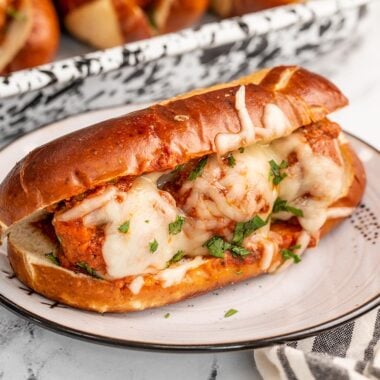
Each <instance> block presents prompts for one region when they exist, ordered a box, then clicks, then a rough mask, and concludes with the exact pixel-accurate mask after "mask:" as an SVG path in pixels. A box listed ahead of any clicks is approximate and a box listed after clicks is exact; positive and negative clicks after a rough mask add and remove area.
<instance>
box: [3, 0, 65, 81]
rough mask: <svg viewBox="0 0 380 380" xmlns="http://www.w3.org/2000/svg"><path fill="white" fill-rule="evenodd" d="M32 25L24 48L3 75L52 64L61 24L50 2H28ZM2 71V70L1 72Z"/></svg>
mask: <svg viewBox="0 0 380 380" xmlns="http://www.w3.org/2000/svg"><path fill="white" fill-rule="evenodd" d="M28 1H29V2H30V3H31V7H32V13H31V17H32V18H33V19H32V25H31V30H30V33H29V35H28V37H27V38H26V40H25V42H24V45H23V47H22V48H21V49H20V50H19V51H18V53H17V54H16V55H15V56H14V57H13V59H12V61H11V62H10V63H9V64H8V65H7V66H6V67H5V68H4V69H3V70H2V72H1V75H5V74H9V73H10V72H12V71H17V70H22V69H25V68H30V67H35V66H38V65H42V64H44V63H48V62H50V61H51V60H52V59H53V58H54V56H55V53H56V51H57V48H58V44H59V37H60V31H59V23H58V19H57V15H56V13H55V10H54V7H53V4H52V2H51V1H50V0H28ZM0 71H1V70H0Z"/></svg>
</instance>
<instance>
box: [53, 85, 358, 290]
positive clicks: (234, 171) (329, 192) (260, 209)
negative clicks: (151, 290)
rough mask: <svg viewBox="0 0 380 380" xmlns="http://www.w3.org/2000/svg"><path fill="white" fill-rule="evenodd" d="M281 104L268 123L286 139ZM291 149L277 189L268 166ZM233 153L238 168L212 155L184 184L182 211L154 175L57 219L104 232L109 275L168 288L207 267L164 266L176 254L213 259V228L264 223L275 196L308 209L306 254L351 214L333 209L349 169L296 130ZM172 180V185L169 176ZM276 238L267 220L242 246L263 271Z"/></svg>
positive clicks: (135, 286) (248, 127)
mask: <svg viewBox="0 0 380 380" xmlns="http://www.w3.org/2000/svg"><path fill="white" fill-rule="evenodd" d="M242 88H243V87H242ZM239 91H240V92H239V94H240V95H238V94H237V102H239V107H240V108H239V109H240V111H241V112H242V115H241V118H242V120H245V121H244V122H243V121H242V125H243V124H244V123H245V125H244V126H243V127H242V135H240V137H241V136H243V138H245V137H247V136H248V137H249V138H252V136H254V131H253V132H252V130H253V129H252V128H253V126H252V124H250V123H249V121H247V120H246V116H247V115H248V113H247V112H245V111H244V110H243V108H244V107H242V104H241V102H242V101H243V100H242V99H244V96H243V95H244V91H243V90H239ZM242 94H243V95H242ZM275 107H276V106H274V107H270V108H268V109H267V111H266V112H267V114H266V116H265V114H264V118H266V119H267V120H266V121H265V123H266V124H267V126H269V127H268V129H270V130H272V131H274V132H273V133H275V134H277V133H278V134H283V133H284V131H285V130H286V129H287V128H289V125H288V122H287V120H286V118H285V117H284V115H281V114H280V112H279V111H281V110H279V109H276V108H275ZM244 115H245V116H244ZM248 116H249V115H248ZM271 123H272V124H273V125H272V124H271ZM247 131H248V132H247ZM252 133H253V135H252ZM244 136H245V137H244ZM240 137H239V139H240ZM226 141H227V140H226ZM239 141H240V142H241V141H242V140H239ZM240 142H239V144H240ZM222 145H223V144H222ZM222 148H223V147H222ZM222 148H221V149H222ZM223 149H224V148H223ZM338 149H339V148H338ZM229 150H230V146H229V148H228V150H227V151H229ZM293 152H295V153H296V155H297V159H298V162H297V163H295V164H293V165H291V166H290V167H289V168H288V169H287V177H285V178H284V179H283V181H281V183H280V184H279V186H274V185H273V183H272V178H271V177H270V176H269V172H270V165H269V161H270V160H274V161H275V162H277V163H280V162H281V160H287V159H288V156H289V154H291V153H293ZM233 156H234V158H235V160H236V164H235V165H234V166H233V167H231V166H229V165H227V164H226V163H224V162H223V161H221V160H220V159H218V156H217V155H210V156H209V158H208V161H207V164H206V166H205V167H204V170H203V172H202V173H201V175H200V176H198V177H197V178H196V179H195V180H194V181H189V180H188V181H185V182H184V183H183V184H182V186H181V188H180V189H179V199H181V202H182V204H180V208H181V209H179V208H177V205H176V202H175V200H174V199H173V198H172V196H171V195H170V194H169V193H168V192H165V191H161V190H159V189H158V188H157V180H159V178H161V179H162V178H163V177H165V176H162V173H152V174H150V175H145V176H141V177H139V178H137V179H136V180H135V181H134V182H133V184H132V187H131V188H130V190H129V191H128V192H122V191H120V190H118V189H117V187H113V186H109V187H108V188H107V189H106V190H105V191H104V192H103V193H101V194H98V195H94V196H89V197H88V198H86V199H84V200H83V201H82V202H80V203H79V204H77V205H76V206H74V207H73V208H72V209H70V210H68V211H66V212H64V213H62V214H60V215H58V216H57V219H59V220H61V221H69V220H73V219H78V218H82V219H83V223H84V225H85V226H102V227H103V228H104V233H105V240H104V244H103V248H102V249H103V258H104V261H105V263H106V269H107V274H108V275H109V277H110V278H122V277H125V276H130V275H141V274H144V273H153V274H154V273H157V272H158V271H160V270H161V272H159V273H158V274H156V275H155V276H156V278H157V279H159V280H161V281H162V283H163V286H164V287H169V286H172V285H173V284H176V283H178V282H180V281H181V280H182V279H183V277H184V276H185V275H186V272H187V270H189V269H192V268H195V267H196V266H198V265H200V264H201V263H202V258H201V257H196V258H195V259H194V260H191V261H183V262H181V264H180V265H177V266H176V267H173V268H168V269H164V268H165V267H166V263H167V262H168V261H169V260H170V259H171V258H172V257H173V256H174V254H175V253H176V252H177V251H178V250H183V251H184V252H185V254H186V255H187V256H199V255H200V256H202V255H207V254H208V251H207V249H206V248H204V247H203V246H202V245H203V243H204V242H205V241H207V240H208V239H209V238H210V237H212V236H214V235H215V231H219V232H220V233H221V234H223V236H227V237H230V236H231V235H232V229H233V228H234V225H235V223H236V222H245V221H247V220H249V219H251V218H252V217H253V216H255V215H260V216H261V217H262V218H263V219H265V218H266V217H267V216H268V215H269V213H270V212H271V211H272V208H273V204H274V201H275V200H276V198H277V197H280V198H282V199H285V200H287V201H288V202H289V204H290V205H291V206H294V207H297V208H300V209H301V210H302V211H303V214H304V216H303V217H302V218H299V221H300V224H301V225H302V227H303V229H304V230H306V231H307V232H305V231H304V232H302V233H301V235H300V239H299V242H298V243H299V244H301V246H302V247H301V249H299V250H298V251H297V252H296V253H297V254H302V252H303V250H304V249H306V247H307V245H308V243H309V241H310V234H313V236H316V234H317V232H318V230H319V229H320V227H321V226H322V225H323V224H324V222H325V221H326V219H327V218H336V217H342V216H347V215H349V214H350V213H351V212H352V209H351V208H330V209H328V207H329V205H331V204H332V203H333V202H334V201H335V200H337V199H338V198H340V197H341V196H342V194H344V191H345V189H346V186H347V178H345V174H344V167H343V165H341V166H339V165H337V164H336V163H335V162H334V161H333V160H331V159H330V158H328V157H322V156H321V155H317V154H315V153H314V152H313V151H312V149H311V148H310V146H309V145H308V144H307V143H306V142H305V141H304V140H303V139H302V134H301V133H297V132H296V133H293V134H292V135H290V136H287V137H284V138H281V139H278V140H275V141H274V142H272V143H271V144H270V145H262V144H255V145H251V146H249V147H247V148H246V149H245V152H244V153H240V152H238V151H235V152H233ZM166 175H167V176H168V178H169V180H170V173H169V174H167V173H166ZM165 178H166V177H165ZM165 180H166V179H165ZM305 194H307V196H305ZM182 213H185V215H186V222H185V224H184V226H183V229H182V231H181V232H180V233H179V234H178V235H170V234H169V229H168V225H169V223H172V222H174V221H175V219H176V217H177V215H181V214H182ZM291 216H292V215H291V214H289V213H283V212H282V213H277V214H276V215H275V218H278V219H284V220H287V219H289V218H290V217H291ZM126 221H129V223H130V225H129V231H128V232H127V233H121V232H120V231H119V227H120V226H121V225H122V224H124V223H125V222H126ZM270 234H271V233H270V224H269V223H268V224H267V225H266V226H264V227H262V228H260V229H258V230H257V231H255V232H254V233H253V234H251V235H250V236H248V237H247V238H246V239H245V240H244V247H246V248H247V249H250V250H252V251H254V250H257V249H261V251H262V252H263V255H262V258H261V262H260V267H261V269H262V270H268V268H269V271H272V267H271V262H272V260H273V256H274V254H275V252H276V251H277V249H278V244H280V243H279V242H278V241H275V239H272V238H271V236H270ZM154 240H156V241H157V243H158V249H157V251H156V252H154V253H151V252H150V249H149V243H150V242H153V241H154ZM287 265H289V264H287ZM272 266H273V265H272ZM143 285H144V279H143V278H142V277H141V276H139V277H137V278H136V279H135V280H134V281H133V282H132V283H131V284H130V289H131V291H132V292H133V293H134V294H138V292H139V291H140V289H141V287H142V286H143Z"/></svg>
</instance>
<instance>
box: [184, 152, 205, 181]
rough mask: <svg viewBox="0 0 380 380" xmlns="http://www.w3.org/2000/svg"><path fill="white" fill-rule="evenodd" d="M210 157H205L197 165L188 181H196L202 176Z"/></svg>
mask: <svg viewBox="0 0 380 380" xmlns="http://www.w3.org/2000/svg"><path fill="white" fill-rule="evenodd" d="M207 160H208V157H207V156H206V157H203V158H202V159H201V160H200V161H199V162H198V164H197V166H196V167H195V168H194V169H193V170H192V171H191V172H190V174H189V177H188V179H189V180H190V181H194V180H195V179H196V178H197V177H199V176H200V175H202V173H203V169H204V168H205V166H206V164H207Z"/></svg>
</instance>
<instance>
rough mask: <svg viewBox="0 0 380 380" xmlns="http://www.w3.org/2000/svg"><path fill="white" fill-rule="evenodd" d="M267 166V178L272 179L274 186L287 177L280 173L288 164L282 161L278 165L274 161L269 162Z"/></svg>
mask: <svg viewBox="0 0 380 380" xmlns="http://www.w3.org/2000/svg"><path fill="white" fill-rule="evenodd" d="M269 165H270V173H269V176H270V177H271V178H273V184H274V185H278V184H279V183H280V182H281V181H282V180H283V179H284V178H285V177H287V176H288V175H287V174H286V173H282V172H281V171H282V170H283V169H286V168H287V167H288V163H287V162H286V161H284V160H282V161H281V163H280V165H278V164H277V163H276V162H275V161H274V160H270V161H269Z"/></svg>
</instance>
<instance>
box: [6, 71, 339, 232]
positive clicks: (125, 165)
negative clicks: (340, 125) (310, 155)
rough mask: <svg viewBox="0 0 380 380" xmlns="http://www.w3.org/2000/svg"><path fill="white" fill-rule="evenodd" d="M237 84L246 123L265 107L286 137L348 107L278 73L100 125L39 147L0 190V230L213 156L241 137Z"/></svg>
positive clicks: (305, 76) (322, 86)
mask: <svg viewBox="0 0 380 380" xmlns="http://www.w3.org/2000/svg"><path fill="white" fill-rule="evenodd" d="M240 83H242V84H245V85H246V106H247V110H248V112H249V114H250V117H251V118H252V120H253V122H254V124H255V125H256V126H258V127H262V128H265V127H266V125H263V113H264V108H265V106H266V105H267V104H269V103H273V104H275V105H277V106H278V107H279V108H280V109H281V110H282V111H283V112H284V114H285V115H286V117H287V118H288V120H289V122H290V125H291V128H290V129H291V130H292V131H293V130H295V129H297V128H299V127H302V126H304V125H307V124H309V123H311V122H317V121H319V120H322V119H323V118H324V117H325V116H326V115H328V114H329V113H331V112H332V111H334V110H336V109H338V108H340V107H342V106H344V105H346V104H347V99H346V98H345V97H344V95H343V94H342V93H341V92H340V91H339V90H338V89H337V88H336V87H335V86H334V85H333V84H332V83H331V82H329V81H328V80H326V79H324V78H322V77H320V76H319V75H317V74H313V73H311V72H309V71H307V70H305V69H302V68H299V67H294V66H290V67H286V66H280V67H276V68H273V69H270V70H266V71H264V74H262V73H260V72H259V73H257V74H256V75H253V76H249V77H247V78H242V79H241V80H239V81H235V82H233V86H232V87H231V85H228V84H227V85H225V86H223V87H221V88H220V87H216V89H215V88H211V89H209V90H207V89H205V90H202V91H200V92H199V91H198V93H197V94H195V95H194V93H192V94H191V96H190V97H189V96H187V95H184V96H181V97H177V98H175V99H174V100H173V101H168V102H165V103H162V104H157V105H154V106H152V107H149V108H146V109H143V110H140V111H136V112H133V113H131V114H129V115H126V116H122V117H119V118H116V119H111V120H108V121H104V122H102V123H99V124H97V125H94V126H92V127H89V128H85V129H82V130H80V131H77V132H74V133H71V134H69V135H66V136H64V137H61V138H59V139H57V140H54V141H52V142H50V143H48V144H46V145H43V146H41V147H39V148H37V149H35V150H34V151H32V152H31V153H30V154H29V155H28V156H26V157H25V158H24V159H23V160H22V161H20V162H19V163H17V165H16V166H15V167H14V168H13V170H12V171H11V172H10V173H9V175H8V176H7V177H6V178H5V180H4V181H3V183H2V184H1V185H0V223H3V224H4V225H8V226H9V225H11V224H13V223H15V222H16V221H19V220H21V219H23V218H25V217H27V216H28V215H30V214H32V213H34V212H36V211H38V210H40V209H44V208H46V207H48V206H50V205H52V204H55V203H57V202H59V201H61V200H63V199H68V198H71V197H72V196H75V195H78V194H81V193H83V192H84V191H86V190H88V189H90V188H94V187H96V186H98V185H100V184H102V183H104V182H107V181H109V180H112V179H115V178H117V177H120V176H126V175H141V174H143V173H149V172H157V171H164V170H169V169H172V168H174V167H175V166H176V165H178V164H182V163H184V162H187V161H189V160H191V159H193V158H196V157H200V156H204V155H207V154H211V153H215V152H216V147H215V137H216V136H217V135H218V134H219V133H237V132H239V131H240V128H241V124H240V119H239V116H238V113H237V110H236V108H235V93H236V92H237V90H238V88H239V84H240ZM178 115H181V117H180V118H178V117H176V116H178ZM183 115H185V117H183Z"/></svg>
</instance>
